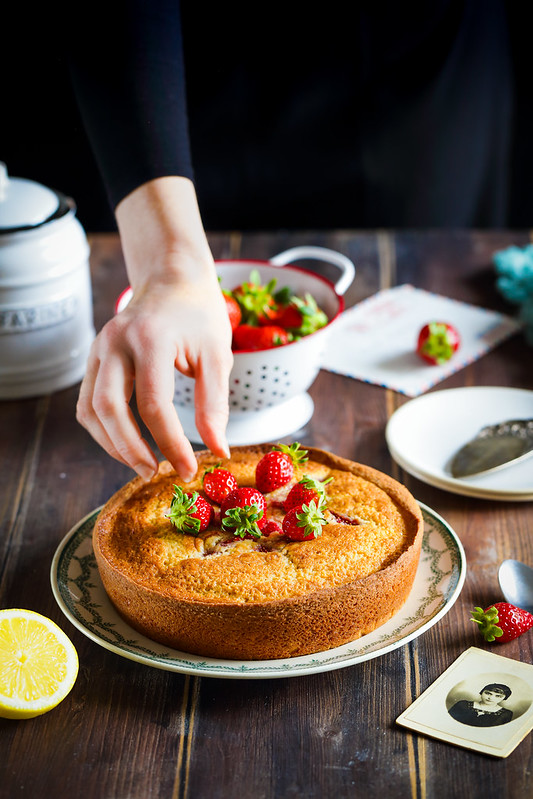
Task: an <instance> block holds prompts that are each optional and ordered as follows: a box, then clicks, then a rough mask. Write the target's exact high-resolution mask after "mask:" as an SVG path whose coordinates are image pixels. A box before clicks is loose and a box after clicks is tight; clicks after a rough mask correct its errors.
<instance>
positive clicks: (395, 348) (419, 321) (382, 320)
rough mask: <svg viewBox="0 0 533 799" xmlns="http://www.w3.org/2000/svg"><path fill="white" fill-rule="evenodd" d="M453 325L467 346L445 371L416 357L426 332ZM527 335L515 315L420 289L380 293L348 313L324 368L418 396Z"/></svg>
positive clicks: (404, 287) (332, 338)
mask: <svg viewBox="0 0 533 799" xmlns="http://www.w3.org/2000/svg"><path fill="white" fill-rule="evenodd" d="M432 321H439V322H448V323H450V324H452V325H454V327H455V328H456V329H457V330H458V331H459V334H460V336H461V346H460V347H459V349H458V350H457V352H456V353H455V354H454V355H453V357H452V358H451V359H450V360H449V361H448V362H447V363H446V364H444V365H442V366H432V365H430V364H426V363H425V362H424V361H423V360H422V359H421V358H420V357H419V356H418V355H417V354H416V344H417V339H418V333H419V331H420V329H421V328H422V327H423V326H424V325H425V324H426V323H428V322H432ZM519 330H521V325H520V323H519V322H518V321H517V320H515V319H513V318H512V317H510V316H505V315H504V314H501V313H498V312H496V311H491V310H488V309H486V308H480V307H477V306H475V305H469V304H468V303H464V302H458V301H457V300H453V299H450V298H449V297H443V296H440V295H438V294H432V293H431V292H428V291H424V290H422V289H417V288H414V287H413V286H411V285H409V284H405V285H402V286H397V287H396V288H392V289H386V290H384V291H379V292H378V293H377V294H374V295H373V296H372V297H369V298H368V299H367V300H364V301H363V302H361V303H359V304H358V305H356V306H354V307H353V308H349V309H348V310H347V311H345V312H344V313H343V315H342V317H341V318H340V320H339V321H338V322H337V324H336V326H335V327H334V328H333V330H332V332H331V335H330V338H329V341H328V346H327V349H326V352H325V353H324V356H323V358H322V368H323V369H327V370H329V371H330V372H336V373H338V374H343V375H347V376H348V377H353V378H355V379H357V380H362V381H364V382H366V383H375V384H377V385H379V386H384V387H385V388H391V389H393V390H394V391H398V392H400V393H402V394H406V395H407V396H409V397H416V396H418V395H419V394H423V393H424V392H425V391H427V390H428V389H430V388H431V387H432V386H435V385H436V384H437V383H440V382H441V381H442V380H444V379H445V378H446V377H449V376H450V375H451V374H454V373H455V372H458V371H459V370H460V369H462V368H463V367H465V366H467V364H469V363H472V362H473V361H475V360H477V359H478V358H480V357H481V356H482V355H485V354H486V353H487V352H489V351H490V350H491V349H493V348H494V347H496V346H497V345H498V344H499V343H500V342H502V341H503V340H504V339H506V338H508V337H509V336H512V335H513V334H515V333H517V332H518V331H519Z"/></svg>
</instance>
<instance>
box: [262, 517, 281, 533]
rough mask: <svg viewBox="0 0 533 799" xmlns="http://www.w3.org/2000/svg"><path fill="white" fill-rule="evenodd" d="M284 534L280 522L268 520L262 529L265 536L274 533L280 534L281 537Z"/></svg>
mask: <svg viewBox="0 0 533 799" xmlns="http://www.w3.org/2000/svg"><path fill="white" fill-rule="evenodd" d="M281 532H282V529H281V525H280V524H278V522H276V521H274V519H267V521H266V522H265V523H264V525H263V527H262V528H261V533H262V534H263V535H266V536H268V535H274V533H278V535H280V534H281Z"/></svg>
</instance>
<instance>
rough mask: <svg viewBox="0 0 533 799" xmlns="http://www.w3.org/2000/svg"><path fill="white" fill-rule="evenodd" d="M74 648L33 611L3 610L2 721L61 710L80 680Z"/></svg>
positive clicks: (0, 642) (0, 632) (0, 634)
mask: <svg viewBox="0 0 533 799" xmlns="http://www.w3.org/2000/svg"><path fill="white" fill-rule="evenodd" d="M78 667H79V664H78V654H77V652H76V650H75V648H74V644H73V643H72V641H71V640H70V638H68V636H67V635H65V633H64V632H63V630H61V629H60V628H59V627H58V626H57V624H55V623H54V622H53V621H52V620H51V619H48V618H46V616H41V614H40V613H35V612H34V611H33V610H19V609H10V610H0V716H1V717H2V718H7V719H29V718H32V717H33V716H40V715H42V714H43V713H47V712H48V711H49V710H52V708H54V707H56V705H58V704H59V703H60V702H61V701H62V700H63V699H64V698H65V697H66V695H67V694H68V692H69V691H70V689H71V688H72V686H73V685H74V683H75V681H76V677H77V676H78Z"/></svg>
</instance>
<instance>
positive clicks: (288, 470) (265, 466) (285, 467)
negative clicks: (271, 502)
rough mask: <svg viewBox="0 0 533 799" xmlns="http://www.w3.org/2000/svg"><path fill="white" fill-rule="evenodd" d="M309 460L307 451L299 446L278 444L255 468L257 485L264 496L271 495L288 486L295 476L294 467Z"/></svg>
mask: <svg viewBox="0 0 533 799" xmlns="http://www.w3.org/2000/svg"><path fill="white" fill-rule="evenodd" d="M306 460H307V450H305V449H300V445H299V444H291V445H290V446H288V445H287V444H278V446H277V447H274V448H273V449H271V450H270V452H267V453H266V454H265V455H263V457H262V458H261V460H260V461H259V463H258V464H257V466H256V467H255V484H256V485H257V487H258V489H259V490H260V491H261V492H262V493H263V494H269V493H270V492H271V491H275V490H276V489H277V488H281V486H284V485H287V483H288V482H289V481H290V480H291V479H292V477H293V475H294V467H295V466H299V465H300V464H301V463H304V462H305V461H306Z"/></svg>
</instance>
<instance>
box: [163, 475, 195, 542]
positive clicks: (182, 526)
mask: <svg viewBox="0 0 533 799" xmlns="http://www.w3.org/2000/svg"><path fill="white" fill-rule="evenodd" d="M198 496H199V494H198V492H197V491H195V492H194V493H193V494H192V495H191V496H187V494H185V492H184V491H183V489H182V488H180V487H179V486H177V485H175V486H174V496H173V497H172V502H171V503H170V513H169V514H168V515H167V519H170V521H171V522H172V524H173V525H174V527H175V528H176V529H177V530H180V531H181V532H184V533H197V532H198V531H199V529H200V519H197V518H196V517H195V516H191V514H192V513H195V512H196V511H197V507H196V500H197V499H198Z"/></svg>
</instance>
